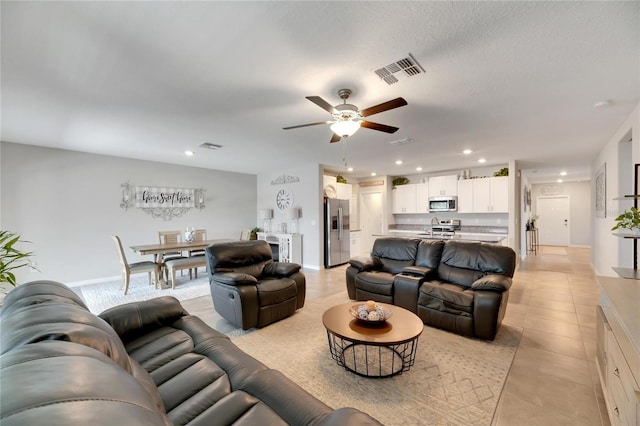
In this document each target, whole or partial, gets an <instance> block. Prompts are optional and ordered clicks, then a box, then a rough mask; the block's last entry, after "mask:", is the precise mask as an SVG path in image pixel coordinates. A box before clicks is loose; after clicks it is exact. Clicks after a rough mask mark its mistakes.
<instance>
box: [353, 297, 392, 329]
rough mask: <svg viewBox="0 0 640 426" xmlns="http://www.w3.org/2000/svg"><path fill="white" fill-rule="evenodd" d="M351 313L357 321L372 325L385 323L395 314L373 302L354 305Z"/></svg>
mask: <svg viewBox="0 0 640 426" xmlns="http://www.w3.org/2000/svg"><path fill="white" fill-rule="evenodd" d="M349 313H350V314H351V316H353V317H354V318H355V319H357V320H360V321H362V322H366V323H372V324H379V323H382V322H385V321H386V320H388V319H389V318H391V315H392V314H393V312H391V310H389V309H387V308H385V307H383V306H381V305H378V304H377V303H375V302H374V301H373V300H369V301H367V302H366V303H361V304H357V305H353V306H352V307H350V308H349Z"/></svg>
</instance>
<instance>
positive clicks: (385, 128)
mask: <svg viewBox="0 0 640 426" xmlns="http://www.w3.org/2000/svg"><path fill="white" fill-rule="evenodd" d="M360 127H366V128H367V129H372V130H378V131H380V132H385V133H395V132H397V131H398V128H397V127H393V126H387V125H386V124H380V123H373V122H371V121H365V120H362V121H361V122H360Z"/></svg>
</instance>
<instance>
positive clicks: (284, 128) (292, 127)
mask: <svg viewBox="0 0 640 426" xmlns="http://www.w3.org/2000/svg"><path fill="white" fill-rule="evenodd" d="M329 123H331V121H318V122H317V123H309V124H300V125H298V126H289V127H283V128H282V130H290V129H297V128H299V127H309V126H317V125H318V124H329Z"/></svg>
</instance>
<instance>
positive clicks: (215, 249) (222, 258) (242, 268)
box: [205, 240, 273, 278]
mask: <svg viewBox="0 0 640 426" xmlns="http://www.w3.org/2000/svg"><path fill="white" fill-rule="evenodd" d="M205 254H206V256H207V263H208V267H209V269H208V271H209V276H211V275H212V274H214V273H216V272H242V273H245V274H249V275H252V276H254V277H256V278H257V277H259V276H260V275H262V270H263V269H264V266H265V265H266V264H267V263H270V262H273V257H272V255H271V246H270V245H269V243H267V242H266V241H262V240H254V241H232V242H228V243H217V244H212V245H210V246H209V247H207V248H206V249H205Z"/></svg>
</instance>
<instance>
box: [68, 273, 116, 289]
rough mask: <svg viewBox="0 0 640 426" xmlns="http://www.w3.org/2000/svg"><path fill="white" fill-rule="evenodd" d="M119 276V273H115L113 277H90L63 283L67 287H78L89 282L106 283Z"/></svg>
mask: <svg viewBox="0 0 640 426" xmlns="http://www.w3.org/2000/svg"><path fill="white" fill-rule="evenodd" d="M121 278H122V277H121V276H120V275H116V276H113V277H102V278H92V279H90V280H83V281H74V282H72V283H65V285H66V286H67V287H80V286H83V285H89V284H100V283H106V282H109V281H117V280H119V279H121Z"/></svg>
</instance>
